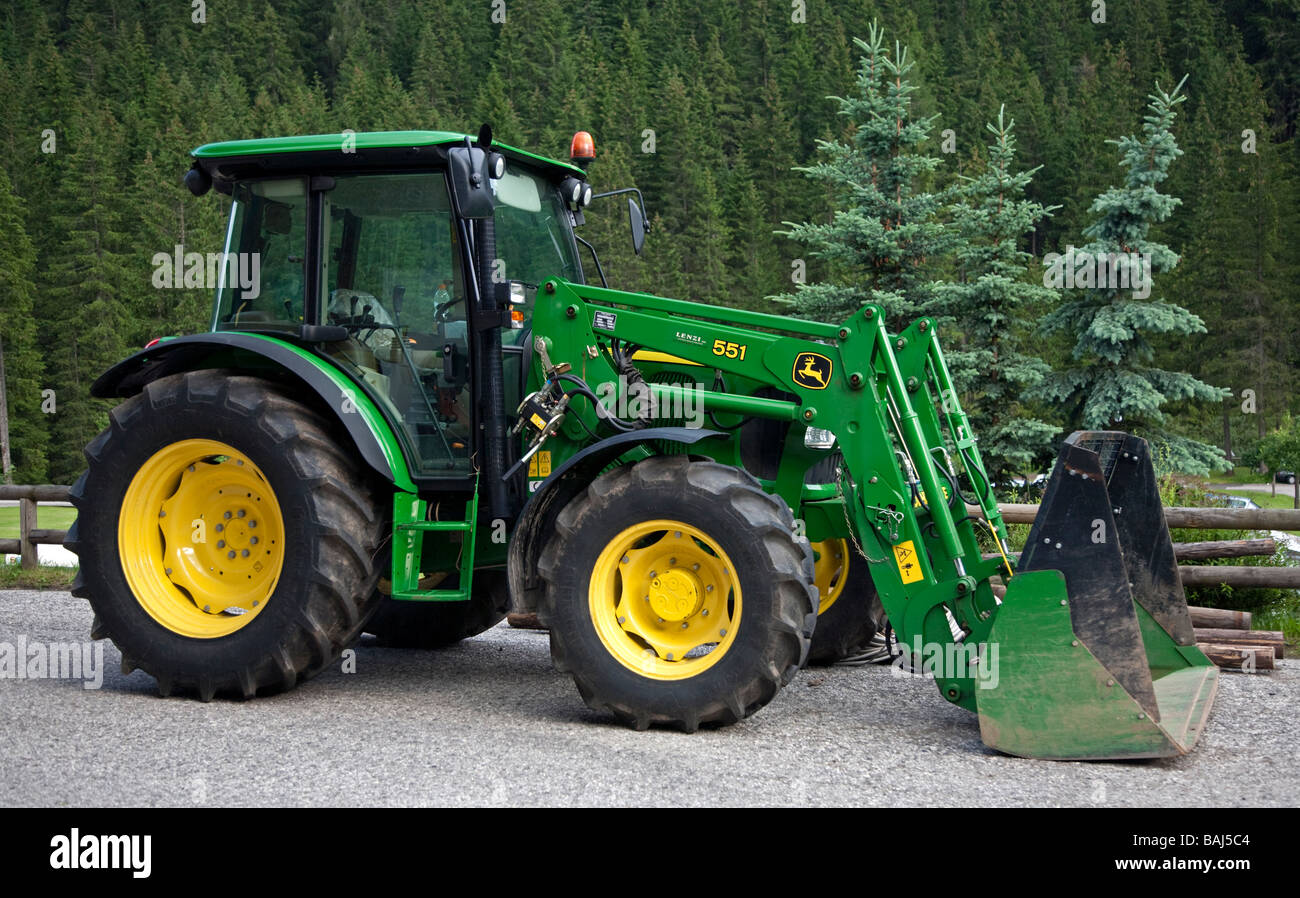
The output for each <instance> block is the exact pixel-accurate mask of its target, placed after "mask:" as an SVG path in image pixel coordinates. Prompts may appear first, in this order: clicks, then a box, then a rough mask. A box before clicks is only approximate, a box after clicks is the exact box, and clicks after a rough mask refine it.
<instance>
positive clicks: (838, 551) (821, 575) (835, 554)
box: [812, 539, 849, 614]
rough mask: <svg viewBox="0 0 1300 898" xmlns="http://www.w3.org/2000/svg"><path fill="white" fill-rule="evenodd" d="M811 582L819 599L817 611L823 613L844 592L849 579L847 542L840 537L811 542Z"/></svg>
mask: <svg viewBox="0 0 1300 898" xmlns="http://www.w3.org/2000/svg"><path fill="white" fill-rule="evenodd" d="M812 548H813V582H814V583H815V584H817V593H818V595H819V597H820V598H819V599H818V602H817V613H818V614H825V613H826V612H827V611H828V610H829V609H830V607H831V606H832V605H834V604H835V600H836V599H838V598H839V597H840V596H841V595H842V594H843V593H844V584H845V583H847V582H848V579H849V544H848V542H847V541H846V540H842V539H825V540H822V541H821V542H819V543H813V547H812Z"/></svg>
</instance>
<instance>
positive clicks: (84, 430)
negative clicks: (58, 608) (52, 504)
mask: <svg viewBox="0 0 1300 898" xmlns="http://www.w3.org/2000/svg"><path fill="white" fill-rule="evenodd" d="M70 130H71V135H70V139H69V143H70V144H72V146H73V150H72V153H71V154H70V158H69V162H68V166H67V175H66V177H65V178H64V179H63V180H62V181H61V182H60V184H59V187H58V189H57V191H56V194H55V197H54V205H55V209H56V211H55V214H54V219H53V221H54V226H55V228H56V230H58V231H59V232H60V233H61V234H62V235H63V236H62V240H61V242H60V245H59V247H58V248H57V249H56V250H54V251H53V252H50V253H48V265H49V275H48V276H49V279H50V281H51V286H50V289H49V294H48V296H47V297H46V298H45V301H44V302H42V304H41V308H40V310H39V311H38V314H40V315H41V316H42V321H41V342H42V345H43V346H44V347H46V352H47V356H46V359H47V363H46V364H47V367H46V378H47V385H48V388H49V389H52V390H54V391H55V392H54V397H53V398H54V403H55V406H54V413H53V414H52V415H51V418H50V422H51V423H50V433H51V437H52V440H51V443H50V469H49V475H50V479H51V480H52V481H53V482H55V483H71V482H72V481H73V480H75V479H76V477H77V475H78V474H80V473H81V471H82V469H83V468H84V467H85V462H84V460H83V459H82V456H81V448H82V447H83V446H85V445H86V444H87V443H88V442H90V440H91V439H92V438H93V437H94V436H95V434H96V433H98V432H99V431H100V430H101V429H102V428H103V427H104V425H105V424H106V423H107V421H108V416H107V411H108V408H109V407H111V405H112V403H109V402H106V401H104V400H99V399H93V398H91V396H90V385H91V384H92V383H93V382H94V380H95V378H97V377H99V375H100V374H102V373H103V372H104V371H106V370H107V369H108V368H109V367H111V366H112V365H114V364H116V363H117V362H119V361H121V359H122V358H123V357H124V356H125V354H126V348H127V346H128V345H130V344H129V342H128V341H129V340H132V339H138V336H139V335H138V334H137V333H136V328H137V327H138V325H137V324H136V323H135V322H134V321H133V319H132V317H131V315H130V313H129V309H128V305H127V303H126V302H125V301H124V299H123V296H124V295H126V294H127V292H128V291H130V290H131V289H132V288H133V287H139V289H144V287H143V285H135V284H133V282H132V279H131V276H130V266H129V264H128V261H127V258H126V256H127V253H128V252H130V250H129V239H128V237H127V234H126V223H125V221H124V219H125V215H126V211H127V210H126V209H124V208H123V206H122V202H121V195H120V189H119V185H118V184H117V183H116V180H115V178H114V172H117V171H121V170H122V167H123V160H122V159H121V158H120V156H121V154H120V147H121V146H122V143H123V137H122V134H121V131H120V127H119V125H118V123H117V121H116V120H115V119H114V118H113V116H112V114H111V113H110V112H108V111H105V110H102V109H99V108H98V107H97V106H96V105H95V104H94V103H93V101H92V100H91V99H90V98H89V97H83V98H81V99H80V101H79V102H78V105H77V107H76V108H75V109H74V110H73V113H72V117H71V128H70ZM44 261H45V260H44V258H43V263H44Z"/></svg>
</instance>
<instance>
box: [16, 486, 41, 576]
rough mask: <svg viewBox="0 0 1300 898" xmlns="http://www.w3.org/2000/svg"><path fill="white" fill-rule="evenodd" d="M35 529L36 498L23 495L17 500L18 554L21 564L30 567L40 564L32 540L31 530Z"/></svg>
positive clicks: (37, 550) (36, 549)
mask: <svg viewBox="0 0 1300 898" xmlns="http://www.w3.org/2000/svg"><path fill="white" fill-rule="evenodd" d="M35 529H36V500H35V499H32V498H28V497H24V498H22V499H19V500H18V554H19V557H20V558H21V560H22V566H23V567H24V568H26V569H29V570H30V569H31V568H34V567H36V566H37V565H38V564H40V557H39V555H37V553H38V552H39V551H40V550H39V549H38V548H37V547H36V543H34V542H32V531H33V530H35Z"/></svg>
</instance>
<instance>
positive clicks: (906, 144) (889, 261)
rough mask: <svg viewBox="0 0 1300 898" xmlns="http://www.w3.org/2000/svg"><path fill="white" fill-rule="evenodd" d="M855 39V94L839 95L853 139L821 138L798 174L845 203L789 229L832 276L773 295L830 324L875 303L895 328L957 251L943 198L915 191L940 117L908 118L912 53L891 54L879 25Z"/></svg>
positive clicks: (898, 49) (929, 163) (933, 163)
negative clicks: (947, 255)
mask: <svg viewBox="0 0 1300 898" xmlns="http://www.w3.org/2000/svg"><path fill="white" fill-rule="evenodd" d="M856 43H857V45H858V47H859V49H861V50H862V51H863V56H862V60H861V68H860V69H859V72H858V77H857V88H858V92H857V94H856V95H854V96H851V97H848V98H838V97H837V98H835V99H836V102H837V103H838V104H839V107H840V114H841V115H843V116H846V117H847V118H848V119H849V121H851V122H852V123H853V124H854V125H855V126H856V130H855V131H854V134H853V137H852V140H851V142H844V141H838V140H837V141H831V142H826V141H821V142H820V144H821V148H822V150H823V152H824V154H825V155H826V156H828V157H829V158H828V159H827V160H825V161H823V162H819V163H817V164H816V165H812V166H807V167H804V168H801V169H799V170H800V171H803V172H805V173H806V174H807V175H808V176H809V177H810V178H812V179H813V180H814V181H817V182H820V183H823V184H827V185H829V186H830V187H831V188H832V189H833V190H834V191H835V192H836V194H837V195H838V198H839V199H840V201H841V203H842V207H841V208H840V210H839V211H837V212H835V214H834V216H833V217H832V219H831V220H830V221H829V222H804V223H803V224H794V223H793V222H786V224H787V225H788V226H789V230H788V231H786V232H784V233H786V234H788V235H789V236H790V237H791V238H792V239H794V240H795V241H797V242H799V243H802V244H804V245H806V246H807V247H809V250H810V253H811V255H813V256H814V257H815V258H818V259H822V260H824V261H826V262H827V263H828V264H829V266H830V269H831V278H832V279H831V280H829V281H824V282H821V283H815V284H800V285H799V286H798V289H797V290H796V292H795V293H793V294H786V295H784V296H780V297H776V298H777V299H778V300H793V301H794V305H795V308H796V310H797V311H798V313H799V314H801V315H803V316H807V317H813V318H819V319H822V320H826V321H832V322H837V321H841V320H843V319H844V318H845V317H847V316H848V315H849V314H850V313H851V312H853V311H855V310H856V309H857V308H858V307H860V306H861V305H862V304H863V303H866V302H875V303H879V304H881V305H882V306H884V308H885V310H886V313H887V314H888V315H889V316H890V317H891V319H893V323H895V324H897V323H898V320H899V316H902V315H906V314H909V313H911V312H914V311H915V310H916V309H917V308H919V307H920V306H921V305H923V304H924V303H925V302H926V301H927V300H928V299H929V298H930V286H929V280H930V279H929V277H928V274H929V272H930V270H931V268H930V266H932V264H933V262H934V260H935V258H936V257H938V256H940V255H942V254H943V253H944V252H945V251H946V250H947V249H949V248H950V247H951V237H950V235H948V234H947V233H946V232H945V229H944V227H943V224H942V223H941V222H940V221H939V218H938V216H939V213H940V212H941V211H942V207H943V205H944V198H943V197H941V196H939V195H937V194H935V193H931V192H928V191H926V190H924V189H921V188H920V187H919V186H918V185H917V181H918V180H919V179H920V178H922V177H923V176H925V175H927V174H929V173H930V172H932V171H934V170H935V168H937V167H938V165H939V159H938V158H936V157H935V156H932V155H930V154H929V153H927V152H925V151H924V150H923V149H922V145H923V144H924V142H925V140H926V138H927V137H928V136H929V134H930V128H931V126H932V124H933V119H932V118H914V117H913V116H912V113H911V103H912V93H913V90H914V88H913V85H912V83H911V82H910V80H909V77H908V73H909V72H910V71H911V70H912V67H913V63H912V61H911V60H910V59H909V58H908V51H907V48H906V47H902V46H900V45H898V44H897V43H896V44H895V51H894V55H893V56H892V57H891V56H890V54H889V52H888V51H887V49H886V47H885V39H884V33H883V31H882V30H881V29H880V28H879V27H878V26H877V25H876V23H874V22H873V23H872V25H871V29H870V34H869V40H867V41H862V40H857V41H856Z"/></svg>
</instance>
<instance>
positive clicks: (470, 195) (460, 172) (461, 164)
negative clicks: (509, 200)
mask: <svg viewBox="0 0 1300 898" xmlns="http://www.w3.org/2000/svg"><path fill="white" fill-rule="evenodd" d="M494 155H496V154H494V153H487V152H485V151H483V150H480V149H479V148H478V147H469V146H457V147H451V148H450V149H448V150H447V172H448V174H449V175H450V176H451V177H450V181H451V201H452V205H453V206H454V208H455V212H456V215H458V216H459V217H461V218H491V217H492V210H493V208H494V207H495V203H494V202H493V199H492V188H491V187H490V186H489V184H488V182H489V181H490V180H491V176H492V172H491V165H490V163H491V161H492V160H491V159H489V156H494Z"/></svg>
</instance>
